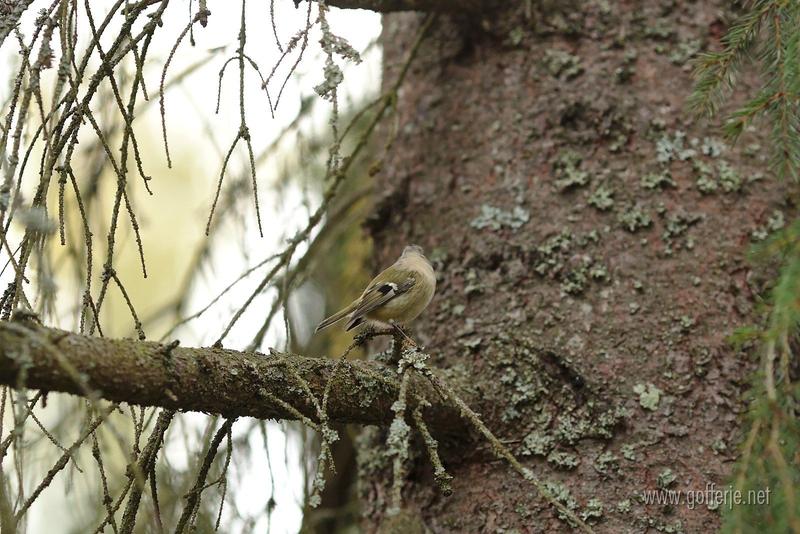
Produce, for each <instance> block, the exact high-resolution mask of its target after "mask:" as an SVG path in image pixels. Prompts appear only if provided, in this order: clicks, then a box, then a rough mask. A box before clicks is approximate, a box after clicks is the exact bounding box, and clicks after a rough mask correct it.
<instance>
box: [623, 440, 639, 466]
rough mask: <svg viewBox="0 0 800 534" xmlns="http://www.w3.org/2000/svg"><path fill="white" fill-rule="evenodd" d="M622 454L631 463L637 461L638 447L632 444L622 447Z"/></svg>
mask: <svg viewBox="0 0 800 534" xmlns="http://www.w3.org/2000/svg"><path fill="white" fill-rule="evenodd" d="M620 452H622V457H623V458H625V459H626V460H628V461H629V462H635V461H636V447H635V446H633V445H631V444H630V443H626V444H624V445H623V446H622V447H620Z"/></svg>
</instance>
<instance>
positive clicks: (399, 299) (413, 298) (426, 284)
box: [316, 245, 436, 337]
mask: <svg viewBox="0 0 800 534" xmlns="http://www.w3.org/2000/svg"><path fill="white" fill-rule="evenodd" d="M435 291H436V275H435V274H434V272H433V266H432V265H431V262H430V261H428V258H426V257H425V255H424V254H423V253H422V247H419V246H417V245H409V246H407V247H406V248H405V249H403V253H402V254H401V255H400V257H399V258H398V259H397V261H396V262H394V263H393V264H392V265H391V266H389V267H388V268H387V269H386V270H385V271H383V272H382V273H380V274H379V275H378V276H376V277H375V278H373V279H372V282H370V283H369V285H368V286H367V289H365V290H364V293H362V294H361V297H360V298H359V299H358V300H356V301H354V302H353V303H352V304H350V305H349V306H347V307H346V308H344V309H343V310H340V311H338V312H336V313H334V314H333V315H331V316H330V317H328V318H327V319H325V320H324V321H322V322H321V323H319V326H317V329H316V332H319V331H320V330H322V329H323V328H327V327H329V326H330V325H332V324H333V323H336V322H338V321H341V320H342V319H344V318H347V324H346V326H345V330H352V329H353V328H355V327H357V326H359V325H361V324H363V323H364V322H365V321H369V322H371V323H378V324H388V325H390V326H392V327H394V328H398V324H406V323H408V322H410V321H412V320H414V319H415V318H416V317H417V316H418V315H419V314H420V313H422V310H424V309H425V308H427V307H428V304H430V302H431V299H432V298H433V293H434V292H435ZM404 335H405V334H404ZM406 337H407V336H406Z"/></svg>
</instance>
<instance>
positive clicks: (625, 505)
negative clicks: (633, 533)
mask: <svg viewBox="0 0 800 534" xmlns="http://www.w3.org/2000/svg"><path fill="white" fill-rule="evenodd" d="M617 512H619V513H621V514H629V513H630V512H631V500H630V499H623V500H621V501H618V502H617Z"/></svg>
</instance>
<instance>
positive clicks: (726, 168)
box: [717, 161, 742, 193]
mask: <svg viewBox="0 0 800 534" xmlns="http://www.w3.org/2000/svg"><path fill="white" fill-rule="evenodd" d="M717 171H718V172H719V183H720V185H721V186H722V190H723V191H725V192H726V193H738V192H739V191H741V189H742V177H741V175H740V174H739V173H738V172H736V169H734V168H733V167H731V165H730V164H729V163H728V162H727V161H720V162H719V164H718V165H717Z"/></svg>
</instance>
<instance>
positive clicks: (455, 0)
mask: <svg viewBox="0 0 800 534" xmlns="http://www.w3.org/2000/svg"><path fill="white" fill-rule="evenodd" d="M326 3H327V4H328V5H329V6H336V7H340V8H343V9H368V10H370V11H377V12H379V13H390V12H392V11H426V12H439V13H445V12H476V11H482V10H486V9H489V8H490V7H492V6H495V5H497V4H498V2H497V1H496V0H327V2H326Z"/></svg>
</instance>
